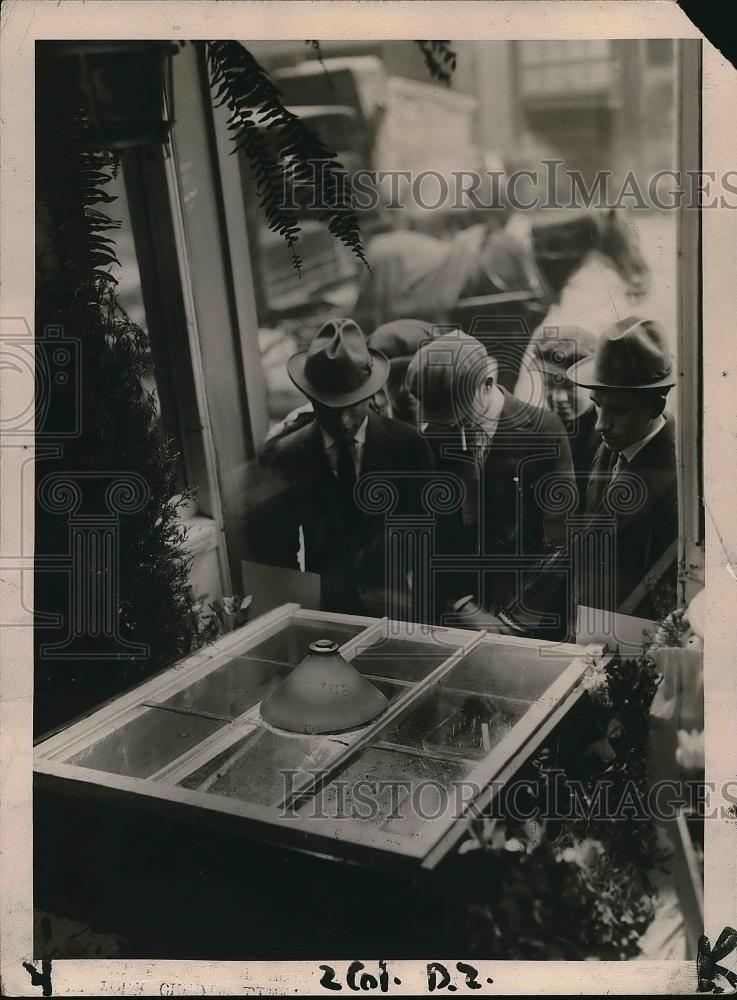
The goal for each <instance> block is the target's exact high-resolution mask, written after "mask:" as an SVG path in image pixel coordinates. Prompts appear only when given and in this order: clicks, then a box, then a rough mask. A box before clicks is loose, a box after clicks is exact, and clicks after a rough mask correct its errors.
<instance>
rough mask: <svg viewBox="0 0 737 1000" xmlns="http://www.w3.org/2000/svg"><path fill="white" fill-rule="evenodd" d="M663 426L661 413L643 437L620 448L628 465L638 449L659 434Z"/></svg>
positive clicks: (663, 419)
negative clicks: (626, 446)
mask: <svg viewBox="0 0 737 1000" xmlns="http://www.w3.org/2000/svg"><path fill="white" fill-rule="evenodd" d="M664 427H665V417H664V416H663V414H662V413H661V414H660V416H659V417H657V418H656V419H655V421H654V423H653V425H652V427H651V428H650V430H649V431H648V432H647V434H646V435H645V437H644V438H640V440H639V441H635V443H634V444H631V445H630V446H629V447H628V448H623V449H622V451H621V453H620V454H622V455H624V457H625V459H626V460H627V464H628V465H629V463H630V462H631V461H632V459H633V458H634V457H635V455H636V454H637V453H638V452H639V451H642V449H643V448H644V447H645V445H646V444H648V443H649V442H650V441H652V439H653V438H654V437H655V435H656V434H659V433H660V432H661V431H662V429H663V428H664Z"/></svg>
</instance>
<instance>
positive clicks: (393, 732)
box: [381, 687, 530, 760]
mask: <svg viewBox="0 0 737 1000" xmlns="http://www.w3.org/2000/svg"><path fill="white" fill-rule="evenodd" d="M529 706H530V702H526V701H522V700H514V701H511V700H509V699H497V698H494V697H489V696H488V695H478V694H468V693H467V692H465V691H457V690H446V689H444V688H442V687H438V688H435V689H434V690H432V691H430V692H429V693H428V695H427V696H426V697H424V698H422V699H421V701H420V703H419V705H418V706H417V708H415V709H414V710H412V711H410V712H408V713H407V714H406V715H405V716H403V717H402V718H401V719H400V720H399V721H398V722H397V723H396V724H394V725H393V726H391V727H389V728H387V729H385V730H384V732H383V733H382V737H381V740H382V742H385V743H391V744H394V745H398V746H402V747H405V748H407V749H411V750H421V751H427V752H429V753H441V754H451V755H453V756H457V757H461V758H466V759H469V760H476V759H480V758H482V757H485V756H486V755H487V754H488V753H490V752H491V751H492V750H493V749H494V747H495V746H496V745H497V743H499V742H501V740H502V739H503V738H504V737H505V736H506V735H507V733H508V732H509V731H510V729H511V728H512V727H513V726H514V724H515V722H517V720H518V719H519V718H521V717H522V716H523V715H524V713H525V712H526V711H527V709H528V708H529Z"/></svg>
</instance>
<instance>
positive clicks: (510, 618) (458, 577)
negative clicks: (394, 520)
mask: <svg viewBox="0 0 737 1000" xmlns="http://www.w3.org/2000/svg"><path fill="white" fill-rule="evenodd" d="M496 373H497V364H496V362H495V360H494V359H493V358H490V357H489V356H488V354H487V352H486V349H485V348H484V346H483V345H482V344H481V343H479V341H477V340H476V339H475V338H474V337H470V336H468V335H467V334H464V333H461V332H460V331H456V332H454V333H448V334H445V335H444V336H441V337H438V338H436V339H435V340H433V341H432V342H430V343H428V344H424V345H423V346H422V347H421V348H420V350H419V351H418V353H417V355H416V356H415V357H414V359H413V360H412V362H411V364H410V366H409V370H408V373H407V380H408V386H409V389H410V391H411V392H412V394H413V395H414V396H415V397H416V398H417V400H418V403H419V406H420V412H421V414H422V417H423V420H424V424H423V430H424V434H425V437H426V438H427V440H428V441H429V443H430V444H431V447H432V448H433V452H434V454H435V457H436V461H437V463H438V467H439V469H441V470H443V471H444V472H446V473H451V474H453V475H455V476H456V477H457V479H458V482H459V484H462V487H461V489H460V493H461V494H462V501H461V502H460V504H459V506H458V508H457V509H456V510H451V511H449V512H448V513H447V515H442V514H439V515H438V517H437V532H436V538H437V547H436V551H437V554H438V556H443V555H444V556H446V557H449V558H448V559H447V562H448V564H449V565H448V568H447V570H446V571H445V572H441V571H440V570H439V569H438V570H437V571H436V573H435V575H434V585H435V594H436V602H435V607H436V616H437V617H438V618H440V619H443V618H445V620H446V621H451V620H454V619H457V620H458V622H459V624H469V625H479V626H481V627H486V628H490V629H495V630H496V631H505V632H515V631H518V632H529V633H531V634H544V635H546V636H547V637H549V638H557V637H561V636H563V635H565V634H567V629H568V622H567V613H566V599H565V594H564V590H565V588H564V587H563V586H562V584H563V583H564V580H562V579H561V576H560V574H559V573H556V574H548V573H547V568H546V567H548V566H549V562H550V559H551V558H552V556H553V554H554V553H556V552H558V551H559V550H560V548H561V547H562V546H563V545H564V542H565V539H566V514H567V512H568V511H571V510H574V509H575V507H576V505H577V502H578V496H577V492H576V489H575V482H574V479H573V470H572V464H571V452H570V447H569V444H568V438H567V435H566V433H565V430H564V429H563V426H562V425H561V423H560V421H559V420H558V418H557V417H556V416H554V415H553V414H552V413H550V412H548V411H547V410H543V409H542V408H540V407H536V406H531V405H530V404H528V403H524V402H522V401H521V400H519V399H516V398H515V397H514V396H512V395H511V394H510V393H508V392H507V391H506V390H504V389H502V388H501V387H500V386H499V385H498V383H497V379H496ZM450 557H452V558H450ZM454 563H455V565H454ZM464 563H465V570H464ZM449 614H450V616H451V617H450V618H448V615H449Z"/></svg>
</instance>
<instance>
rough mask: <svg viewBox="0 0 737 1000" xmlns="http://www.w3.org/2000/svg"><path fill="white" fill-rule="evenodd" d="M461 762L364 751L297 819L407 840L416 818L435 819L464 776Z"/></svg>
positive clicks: (378, 749)
mask: <svg viewBox="0 0 737 1000" xmlns="http://www.w3.org/2000/svg"><path fill="white" fill-rule="evenodd" d="M469 768H470V765H469V764H468V762H465V761H461V760H458V761H453V760H442V759H437V758H433V757H430V756H424V755H418V754H409V753H402V752H400V751H397V750H389V749H385V748H383V747H368V748H367V749H366V750H364V751H363V752H362V753H361V754H360V755H359V756H358V757H356V758H355V759H354V760H353V762H352V763H350V764H348V766H347V767H346V768H345V769H344V770H342V771H341V772H340V774H338V775H337V776H336V777H335V778H334V779H333V780H332V781H330V782H329V783H328V784H326V785H325V787H324V788H322V789H321V790H320V791H319V792H318V793H317V795H316V796H314V798H311V799H308V800H306V801H305V802H303V803H302V805H301V806H299V807H298V808H297V812H298V813H299V815H300V816H305V817H307V818H310V819H312V818H316V819H320V818H323V819H328V820H334V821H336V820H337V821H347V822H348V823H349V824H350V823H360V824H364V825H365V824H370V825H372V826H377V827H382V826H384V825H385V824H387V823H391V824H392V827H393V828H395V827H396V829H395V832H398V833H402V834H407V835H411V834H412V833H413V832H414V831H415V830H416V829H417V825H418V824H417V819H418V818H419V820H420V822H422V818H423V816H431V815H437V814H438V813H439V811H440V810H441V808H444V806H445V804H447V802H448V796H449V794H452V789H453V784H454V783H455V782H458V781H461V780H462V779H463V777H464V775H466V774H467V773H468V771H469Z"/></svg>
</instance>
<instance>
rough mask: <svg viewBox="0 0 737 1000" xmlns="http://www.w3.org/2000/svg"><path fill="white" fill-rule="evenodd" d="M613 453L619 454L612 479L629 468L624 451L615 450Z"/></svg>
mask: <svg viewBox="0 0 737 1000" xmlns="http://www.w3.org/2000/svg"><path fill="white" fill-rule="evenodd" d="M613 454H615V455H617V461H616V463H615V465H614V469H613V470H612V479H615V478H616V477H617V476H618V475H619V474H620V472H624V470H625V469H626V468H627V459H626V457H625V455H624V452H622V451H620V452H616V451H615V452H613Z"/></svg>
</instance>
